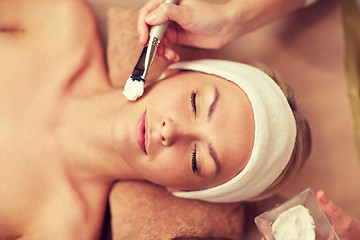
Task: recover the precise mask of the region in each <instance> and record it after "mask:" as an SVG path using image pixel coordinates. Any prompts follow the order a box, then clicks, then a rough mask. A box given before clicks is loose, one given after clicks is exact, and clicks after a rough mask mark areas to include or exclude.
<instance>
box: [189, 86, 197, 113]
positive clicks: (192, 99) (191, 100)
mask: <svg viewBox="0 0 360 240" xmlns="http://www.w3.org/2000/svg"><path fill="white" fill-rule="evenodd" d="M190 102H191V106H192V110H193V112H194V114H195V117H196V92H195V91H192V92H191V95H190Z"/></svg>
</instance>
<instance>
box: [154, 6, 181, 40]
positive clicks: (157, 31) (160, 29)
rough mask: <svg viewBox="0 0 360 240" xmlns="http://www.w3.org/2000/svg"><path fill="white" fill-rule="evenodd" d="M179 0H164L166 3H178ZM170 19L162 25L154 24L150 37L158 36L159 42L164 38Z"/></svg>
mask: <svg viewBox="0 0 360 240" xmlns="http://www.w3.org/2000/svg"><path fill="white" fill-rule="evenodd" d="M177 2H178V0H164V3H170V4H177ZM168 24H169V21H166V22H164V23H162V24H160V25H156V26H153V27H152V28H151V30H150V37H153V38H156V39H157V41H158V44H159V43H160V41H161V39H162V38H163V36H164V34H165V31H166V28H167V25H168Z"/></svg>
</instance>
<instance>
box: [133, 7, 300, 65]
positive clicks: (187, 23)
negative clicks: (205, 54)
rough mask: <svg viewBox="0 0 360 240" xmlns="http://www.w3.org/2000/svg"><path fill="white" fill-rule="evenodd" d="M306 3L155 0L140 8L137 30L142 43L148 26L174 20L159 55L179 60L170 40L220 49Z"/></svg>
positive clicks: (182, 43) (146, 37)
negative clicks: (174, 0)
mask: <svg viewBox="0 0 360 240" xmlns="http://www.w3.org/2000/svg"><path fill="white" fill-rule="evenodd" d="M217 2H220V3H217ZM303 6H304V0H292V1H287V0H271V1H269V0H248V1H246V0H243V1H238V0H230V1H199V0H181V1H179V3H178V5H174V4H165V3H163V0H151V1H148V2H147V3H146V4H145V5H144V6H143V7H142V8H141V9H140V11H139V17H138V23H137V29H138V33H139V39H140V43H142V44H145V43H146V42H147V41H148V33H149V29H148V25H150V26H152V25H158V24H161V23H163V22H165V21H167V20H171V21H172V22H170V24H169V27H168V30H167V32H166V34H165V37H164V39H163V40H162V44H160V48H159V50H158V52H157V54H158V55H160V56H163V57H165V58H166V59H168V60H171V61H179V59H180V57H179V54H178V53H177V52H175V51H174V50H173V49H172V48H171V47H169V46H168V45H169V43H175V44H181V45H187V46H192V47H199V48H205V49H218V48H220V47H222V46H224V45H225V44H227V43H228V42H230V41H232V40H234V39H236V38H238V37H240V36H242V35H244V34H246V33H248V32H251V31H253V30H255V29H258V28H260V27H262V26H264V25H266V24H268V23H271V22H272V21H274V20H276V19H278V18H280V17H283V16H285V15H288V14H290V13H292V12H295V11H296V10H298V9H300V8H302V7H303ZM174 23H176V24H174Z"/></svg>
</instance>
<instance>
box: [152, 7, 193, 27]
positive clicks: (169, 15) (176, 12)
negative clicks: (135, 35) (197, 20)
mask: <svg viewBox="0 0 360 240" xmlns="http://www.w3.org/2000/svg"><path fill="white" fill-rule="evenodd" d="M187 15H188V11H185V9H184V7H182V6H179V5H176V4H170V3H162V4H160V6H159V7H157V8H156V9H154V10H153V11H151V12H149V13H148V14H147V15H146V16H145V21H146V23H147V24H149V25H159V24H162V23H164V22H166V21H167V20H172V21H174V22H176V23H178V24H179V25H182V23H183V21H184V19H187V18H188V17H187Z"/></svg>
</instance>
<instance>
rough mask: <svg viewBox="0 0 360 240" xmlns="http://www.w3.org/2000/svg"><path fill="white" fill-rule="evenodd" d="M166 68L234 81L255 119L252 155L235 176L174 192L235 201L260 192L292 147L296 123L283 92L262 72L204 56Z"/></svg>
mask: <svg viewBox="0 0 360 240" xmlns="http://www.w3.org/2000/svg"><path fill="white" fill-rule="evenodd" d="M169 68H170V69H184V70H193V71H198V72H203V73H207V74H213V75H217V76H219V77H222V78H225V79H227V80H229V81H231V82H234V83H235V84H237V85H238V86H239V87H240V88H241V89H242V90H243V91H244V92H245V93H246V94H247V96H248V98H249V100H250V102H251V105H252V109H253V113H254V120H255V139H254V146H253V150H252V154H251V156H250V159H249V161H248V163H247V165H246V166H245V168H244V169H243V170H242V171H241V172H240V173H239V174H238V175H237V176H235V177H234V178H233V179H231V180H230V181H228V182H226V183H224V184H222V185H219V186H216V187H212V188H208V189H204V190H198V191H182V192H174V193H173V194H174V195H175V196H177V197H181V198H190V199H199V200H204V201H208V202H237V201H243V200H248V199H250V198H252V197H255V196H257V195H259V194H260V193H262V192H263V191H264V190H265V189H266V188H268V187H269V186H270V185H271V184H272V183H273V182H274V181H275V180H276V179H277V177H278V176H279V175H280V173H281V172H282V171H283V169H284V168H285V167H286V165H287V164H288V162H289V160H290V157H291V154H292V151H293V149H294V144H295V139H296V123H295V118H294V115H293V112H292V109H291V108H290V106H289V103H288V101H287V99H286V97H285V95H284V93H283V91H282V90H281V89H280V87H279V86H278V85H277V84H276V83H275V82H274V80H273V79H271V78H270V77H269V76H268V75H267V74H265V73H264V72H263V71H261V70H259V69H258V68H255V67H253V66H250V65H246V64H242V63H237V62H231V61H225V60H212V59H206V60H196V61H190V62H179V63H175V64H172V65H170V66H169ZM240 147H241V146H240Z"/></svg>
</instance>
